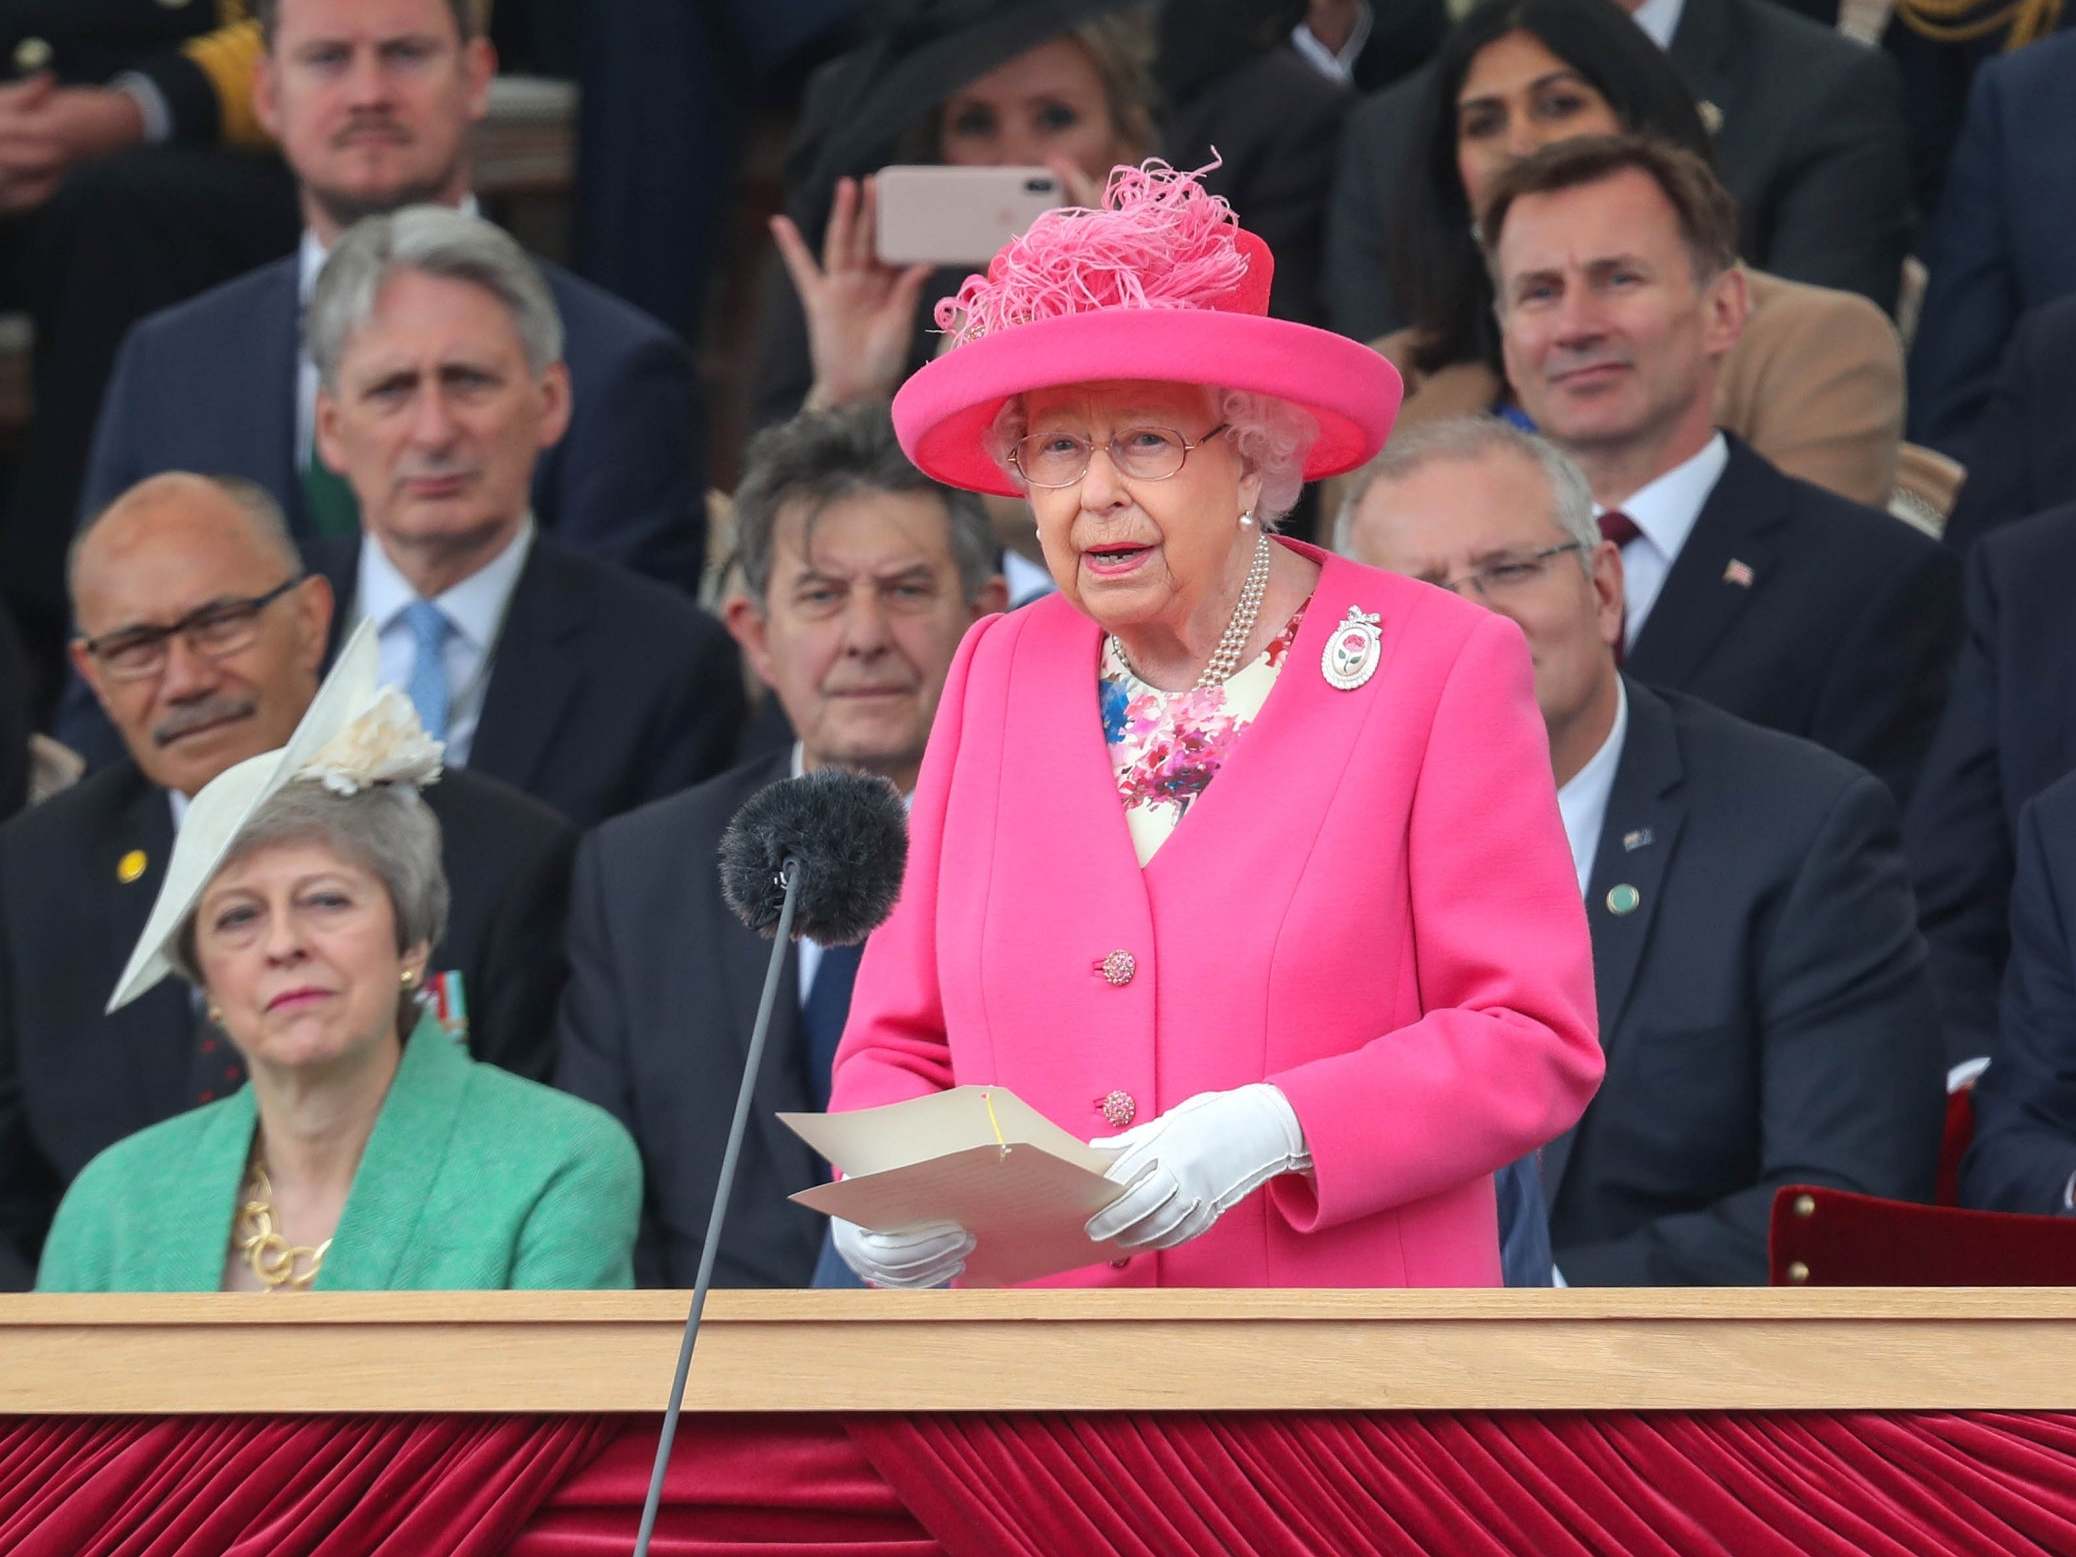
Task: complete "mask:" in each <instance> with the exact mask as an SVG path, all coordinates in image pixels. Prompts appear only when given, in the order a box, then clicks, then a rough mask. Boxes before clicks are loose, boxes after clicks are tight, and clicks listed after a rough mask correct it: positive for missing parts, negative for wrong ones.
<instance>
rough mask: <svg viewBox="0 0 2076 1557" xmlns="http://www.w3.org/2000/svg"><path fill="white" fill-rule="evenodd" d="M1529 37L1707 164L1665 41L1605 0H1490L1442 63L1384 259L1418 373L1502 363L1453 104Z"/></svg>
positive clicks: (1448, 45)
mask: <svg viewBox="0 0 2076 1557" xmlns="http://www.w3.org/2000/svg"><path fill="white" fill-rule="evenodd" d="M1511 32H1525V33H1527V34H1529V35H1530V36H1531V37H1533V38H1535V39H1536V40H1537V41H1538V42H1540V43H1541V44H1542V46H1543V47H1544V48H1546V49H1548V50H1549V51H1550V52H1551V53H1552V54H1554V55H1556V56H1557V58H1559V59H1560V60H1562V61H1564V63H1565V64H1566V65H1568V66H1569V67H1570V68H1571V69H1573V70H1575V71H1577V72H1578V73H1579V74H1580V75H1581V76H1582V77H1584V78H1585V79H1586V80H1587V81H1588V82H1590V83H1591V84H1592V86H1593V87H1594V89H1595V90H1596V91H1598V92H1599V93H1600V95H1601V96H1602V97H1604V98H1606V99H1607V101H1608V106H1609V107H1610V108H1612V109H1613V110H1614V113H1615V117H1616V118H1617V119H1618V120H1620V121H1621V123H1622V127H1623V128H1624V129H1626V130H1630V131H1635V132H1638V133H1642V134H1649V135H1655V136H1657V137H1659V138H1660V139H1662V140H1667V141H1670V142H1672V143H1673V144H1674V145H1677V146H1683V147H1685V148H1687V149H1688V150H1689V151H1692V152H1694V153H1696V154H1697V155H1699V156H1701V157H1703V158H1709V157H1711V152H1710V147H1709V140H1708V131H1707V130H1706V129H1704V128H1703V126H1702V122H1701V112H1700V110H1699V109H1698V108H1696V107H1695V104H1694V99H1693V97H1692V96H1691V95H1690V94H1689V93H1688V91H1687V89H1686V87H1685V85H1684V84H1682V82H1681V81H1680V79H1679V76H1678V74H1677V73H1676V72H1675V71H1674V70H1673V68H1672V66H1671V64H1670V63H1669V62H1667V60H1666V58H1665V56H1664V55H1663V54H1662V53H1661V52H1660V51H1659V49H1658V48H1657V46H1656V45H1655V44H1653V43H1652V42H1651V40H1650V39H1649V38H1648V37H1647V36H1646V35H1645V34H1644V32H1643V29H1641V28H1640V27H1638V26H1637V25H1636V23H1635V22H1634V21H1632V20H1631V19H1630V18H1629V17H1628V16H1627V15H1626V14H1625V13H1624V12H1623V11H1622V9H1621V8H1620V7H1619V6H1615V5H1610V4H1609V3H1608V0H1484V3H1482V4H1480V5H1478V6H1476V7H1475V8H1474V9H1472V10H1471V12H1470V13H1469V14H1468V15H1466V16H1465V17H1464V18H1463V20H1462V21H1460V22H1458V23H1457V24H1456V26H1455V27H1454V28H1452V29H1451V30H1450V33H1449V36H1448V37H1447V38H1446V39H1444V40H1443V43H1442V48H1441V52H1440V53H1439V54H1437V55H1436V56H1435V63H1434V69H1433V71H1432V72H1431V74H1430V78H1429V82H1428V88H1427V91H1426V94H1425V99H1424V104H1423V108H1422V114H1421V117H1422V120H1423V124H1422V131H1421V138H1420V141H1419V143H1418V150H1417V153H1416V160H1415V162H1414V164H1413V166H1412V168H1411V170H1410V172H1411V176H1410V177H1409V178H1407V179H1406V180H1405V181H1404V182H1403V184H1402V185H1401V190H1402V195H1403V198H1402V201H1401V203H1400V205H1399V207H1398V210H1397V217H1396V220H1395V221H1394V222H1393V224H1392V228H1391V233H1390V237H1389V243H1388V248H1387V254H1386V264H1387V268H1388V270H1389V273H1390V279H1391V286H1392V290H1393V293H1394V294H1395V295H1396V297H1397V298H1398V300H1399V302H1400V304H1401V306H1402V307H1403V308H1404V309H1405V312H1406V317H1407V320H1408V322H1409V323H1410V324H1411V325H1412V326H1413V329H1414V331H1415V336H1414V345H1413V366H1414V367H1415V368H1416V369H1418V370H1419V371H1420V372H1422V373H1432V372H1434V371H1436V370H1437V369H1439V368H1443V367H1446V366H1448V365H1449V364H1450V363H1453V362H1473V361H1475V362H1486V363H1490V364H1492V365H1493V366H1495V367H1496V366H1497V365H1498V363H1499V330H1498V326H1497V324H1496V323H1495V322H1494V320H1493V317H1492V283H1491V280H1490V279H1489V278H1488V276H1487V275H1486V271H1485V264H1484V261H1483V259H1482V257H1481V256H1480V254H1479V252H1478V243H1477V240H1476V238H1474V237H1473V236H1472V232H1471V229H1472V222H1473V219H1474V217H1475V215H1476V213H1474V212H1473V211H1472V210H1471V209H1470V203H1469V199H1468V197H1467V196H1466V195H1465V193H1464V189H1463V178H1462V175H1461V174H1460V173H1459V172H1458V171H1457V160H1456V99H1457V96H1458V95H1459V94H1460V93H1461V92H1462V90H1463V82H1464V78H1465V77H1466V76H1468V75H1469V74H1470V68H1471V62H1472V61H1473V60H1474V59H1476V58H1477V56H1478V54H1479V52H1480V51H1481V50H1483V49H1484V48H1486V47H1487V46H1488V45H1490V44H1493V43H1496V42H1497V41H1498V40H1499V39H1501V38H1503V37H1505V36H1506V35H1507V34H1508V33H1511Z"/></svg>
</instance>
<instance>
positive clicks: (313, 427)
mask: <svg viewBox="0 0 2076 1557" xmlns="http://www.w3.org/2000/svg"><path fill="white" fill-rule="evenodd" d="M159 3H160V4H162V5H163V4H164V3H165V0H159ZM458 209H459V210H460V211H461V214H462V215H464V216H477V215H480V214H481V212H480V211H479V209H478V207H477V205H476V197H475V196H474V195H467V196H464V197H463V199H462V202H461V205H460V207H459V208H458ZM330 253H331V251H330V250H329V249H327V248H326V247H325V246H324V245H323V244H322V243H320V242H318V241H317V234H316V233H314V232H312V231H311V230H310V229H309V228H307V227H305V228H304V229H303V241H302V243H301V245H300V246H299V247H298V248H297V249H296V300H297V301H298V302H300V303H301V304H302V305H303V306H304V307H305V308H308V307H309V306H310V294H311V293H312V292H314V291H316V290H317V273H318V272H319V271H320V270H322V269H324V262H325V258H326V256H327V255H329V254H330ZM298 334H299V335H300V332H298ZM316 436H317V364H316V363H315V362H314V361H312V360H311V357H310V346H309V343H308V342H307V341H305V342H303V344H302V345H301V346H299V347H298V348H297V349H296V473H297V475H298V477H300V476H301V474H302V472H303V471H304V470H305V469H306V468H307V467H308V466H309V464H310V445H311V444H312V442H314V441H315V439H316Z"/></svg>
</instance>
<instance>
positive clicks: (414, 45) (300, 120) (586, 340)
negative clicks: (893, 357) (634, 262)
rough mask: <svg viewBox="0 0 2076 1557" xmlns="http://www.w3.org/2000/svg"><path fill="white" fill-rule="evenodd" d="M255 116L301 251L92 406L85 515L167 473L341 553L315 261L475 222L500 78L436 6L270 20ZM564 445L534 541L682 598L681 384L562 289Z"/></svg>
mask: <svg viewBox="0 0 2076 1557" xmlns="http://www.w3.org/2000/svg"><path fill="white" fill-rule="evenodd" d="M268 11H269V12H270V15H271V23H272V25H271V30H270V35H269V37H268V39H267V51H266V54H265V56H264V58H263V59H262V61H261V64H260V67H259V75H258V80H257V92H256V96H255V105H256V107H257V109H258V111H259V115H260V118H261V120H262V122H263V123H264V124H265V125H266V127H267V129H268V130H269V131H270V132H271V133H272V134H273V135H274V136H275V138H276V139H277V140H279V141H280V143H281V146H282V149H283V151H284V152H285V153H286V155H287V157H288V160H289V162H290V164H291V165H292V166H293V168H294V169H295V172H296V175H297V177H298V179H299V180H300V182H301V192H302V204H303V215H304V221H305V230H304V234H303V242H302V248H301V251H300V252H299V253H298V254H297V255H295V256H293V257H291V258H288V259H284V260H281V261H278V262H277V263H275V264H272V265H268V266H265V267H263V268H262V269H260V270H256V271H254V272H252V273H251V274H250V275H248V276H245V277H242V278H241V279H239V280H237V281H233V282H231V283H229V284H228V285H226V286H223V287H219V288H217V289H216V290H215V291H212V292H208V293H205V294H204V295H203V296H201V297H199V298H196V299H195V300H193V301H192V302H189V303H184V304H182V305H180V306H179V307H176V308H172V309H168V310H166V311H165V312H163V313H159V314H155V315H153V316H152V317H151V318H149V319H146V320H145V321H144V322H143V323H141V324H140V325H138V326H137V327H136V329H135V330H133V331H132V332H131V333H130V336H129V339H128V340H127V341H126V342H125V344H124V346H123V349H122V354H121V356H120V358H119V359H118V361H117V364H116V370H115V376H114V378H113V380H112V381H111V382H110V384H109V387H108V393H107V397H106V399H105V400H104V401H103V405H102V414H101V421H100V425H99V427H98V428H97V429H96V432H95V437H94V449H93V455H92V459H91V463H90V466H89V470H88V475H87V483H86V491H85V495H84V500H83V510H84V512H85V513H86V514H89V515H91V514H92V513H94V512H95V511H97V510H98V509H100V508H101V507H102V506H104V505H105V504H106V503H107V502H108V501H110V500H111V499H112V498H113V497H114V496H115V495H116V494H117V493H119V492H121V491H123V490H125V489H126V488H128V487H129V486H130V485H131V484H132V483H134V482H136V481H138V480H140V479H141V478H143V477H145V476H147V475H150V474H152V473H153V472H155V471H160V470H166V469H193V470H216V471H222V472H225V473H228V474H235V475H242V476H245V477H247V478H249V479H251V480H253V481H256V482H258V483H259V484H260V485H262V486H264V487H265V488H267V490H268V491H270V492H272V493H273V494H274V496H275V498H276V499H277V500H278V501H279V502H280V503H281V505H282V507H283V508H285V509H286V510H287V511H288V514H289V518H290V522H291V525H292V527H293V528H294V530H295V533H296V534H297V535H298V536H305V535H351V534H352V533H353V532H354V530H355V528H356V525H355V522H354V515H353V511H352V500H351V497H350V494H348V493H347V492H346V491H345V489H344V488H343V487H342V486H341V485H340V484H339V483H338V482H337V481H335V480H332V479H331V478H330V477H329V475H328V474H327V472H326V471H325V470H324V469H323V468H322V466H321V464H318V463H314V462H313V450H314V443H313V440H312V437H311V428H312V419H313V416H314V411H315V404H316V376H315V372H314V369H313V367H312V365H311V363H310V361H309V358H308V356H307V354H306V353H304V352H303V351H302V349H301V344H300V342H299V340H298V335H297V324H298V320H299V318H300V315H301V312H302V305H303V302H304V301H305V299H307V297H308V295H309V292H310V289H311V288H312V287H313V286H314V285H315V283H316V279H317V272H318V269H319V267H320V266H321V265H322V264H323V262H324V256H325V253H326V251H327V250H328V249H329V248H330V247H331V246H332V244H334V243H335V242H337V241H338V238H339V235H340V233H341V232H343V231H344V230H345V228H346V227H348V226H349V225H351V224H352V223H353V222H354V221H355V220H356V219H358V218H360V217H362V216H365V215H368V214H370V213H374V212H380V211H389V210H395V209H398V208H400V207H402V206H405V205H409V204H413V203H416V202H423V201H432V202H437V203H439V204H443V205H449V206H456V207H466V206H467V205H468V204H469V202H470V197H469V178H470V163H469V153H468V142H469V132H470V128H471V126H473V125H474V124H475V123H476V122H477V121H478V120H480V119H481V118H482V117H483V113H484V110H485V106H486V103H487V100H488V92H489V83H490V76H491V72H492V67H493V64H494V60H493V57H492V54H491V51H490V47H489V44H488V43H487V41H485V40H484V39H483V38H481V37H480V36H478V37H466V38H465V37H463V36H462V35H461V32H460V30H459V29H458V27H457V25H456V21H455V9H454V7H452V6H451V5H450V4H448V3H447V0H381V3H379V4H370V3H367V0H279V3H278V4H277V5H275V6H272V7H269V8H268ZM547 275H548V279H549V285H550V287H551V288H552V289H553V291H554V293H555V301H556V307H557V309H558V310H559V311H560V313H561V315H562V320H563V325H564V328H565V331H566V333H567V336H568V342H569V344H568V353H567V355H568V362H569V374H570V383H571V388H572V406H571V413H570V427H569V433H568V436H567V437H566V438H565V439H564V440H563V441H562V443H561V445H560V446H559V447H557V448H556V449H554V450H551V451H549V452H548V454H547V455H546V456H545V457H544V458H543V459H542V460H541V461H540V465H539V468H538V469H537V470H536V471H535V473H534V485H533V507H534V512H535V516H536V518H537V520H538V522H539V523H540V525H541V528H542V529H543V530H544V531H546V532H547V533H549V534H551V535H553V536H554V537H555V538H556V540H557V541H558V542H560V543H561V544H562V545H563V546H565V547H566V548H568V549H569V550H571V551H575V552H581V553H583V554H585V555H587V556H592V557H598V558H601V559H604V560H607V561H611V562H617V563H621V564H624V565H625V566H627V567H630V568H632V569H634V570H635V571H637V572H641V573H645V574H647V575H648V576H650V577H652V578H655V579H658V580H660V581H662V582H664V583H667V584H671V585H675V586H677V587H680V588H683V589H686V590H691V589H693V588H694V587H695V586H696V584H697V582H698V578H699V574H700V570H701V568H702V566H703V564H704V558H705V507H704V485H705V478H704V470H703V465H702V460H701V458H700V454H699V450H700V439H701V435H702V434H701V422H700V414H701V413H700V410H699V407H698V405H697V403H696V396H695V390H694V383H693V377H692V367H691V362H690V360H689V358H688V356H687V354H686V352H685V350H684V348H683V346H682V345H681V344H680V343H679V342H678V341H677V339H676V338H675V337H673V336H672V335H671V334H670V333H669V332H668V331H666V330H664V329H663V328H662V327H661V326H660V325H658V324H657V323H656V322H655V321H654V320H652V319H650V318H649V317H648V316H646V315H644V314H642V313H640V312H638V311H637V310H635V309H633V308H631V307H629V306H627V305H626V304H624V303H622V302H620V301H618V300H617V299H615V298H613V297H611V296H609V295H608V294H606V293H604V292H602V291H600V290H599V289H597V288H596V287H593V286H591V285H589V284H588V283H586V282H583V281H580V280H578V279H577V278H576V277H574V276H571V275H568V274H566V273H564V272H562V271H560V270H557V269H553V268H548V269H547Z"/></svg>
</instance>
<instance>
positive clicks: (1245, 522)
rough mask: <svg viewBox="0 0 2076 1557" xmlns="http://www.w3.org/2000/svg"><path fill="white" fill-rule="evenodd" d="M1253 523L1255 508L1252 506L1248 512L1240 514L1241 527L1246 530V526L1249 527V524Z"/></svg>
mask: <svg viewBox="0 0 2076 1557" xmlns="http://www.w3.org/2000/svg"><path fill="white" fill-rule="evenodd" d="M1253 523H1254V510H1253V509H1251V508H1250V509H1248V510H1247V512H1245V513H1244V514H1242V515H1240V528H1241V529H1243V530H1244V529H1246V528H1247V527H1248V526H1249V525H1251V524H1253Z"/></svg>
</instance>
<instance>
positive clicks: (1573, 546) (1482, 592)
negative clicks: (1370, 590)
mask: <svg viewBox="0 0 2076 1557" xmlns="http://www.w3.org/2000/svg"><path fill="white" fill-rule="evenodd" d="M1585 549H1586V543H1585V542H1584V541H1566V542H1564V543H1563V544H1562V545H1561V546H1545V547H1544V548H1543V549H1542V550H1541V551H1532V552H1530V553H1529V554H1528V555H1527V556H1525V557H1502V558H1500V559H1499V561H1497V562H1488V563H1486V564H1485V566H1483V567H1482V568H1478V569H1476V570H1475V571H1473V572H1470V573H1466V574H1464V575H1463V576H1462V577H1461V578H1432V579H1429V580H1428V581H1427V582H1428V583H1430V584H1439V585H1440V586H1441V587H1442V588H1443V589H1446V590H1448V591H1449V592H1450V593H1451V594H1453V595H1460V594H1462V593H1463V592H1464V590H1465V589H1466V588H1468V589H1469V590H1470V591H1471V592H1472V593H1473V594H1475V595H1476V596H1477V597H1478V598H1479V599H1480V600H1500V599H1504V598H1505V597H1506V596H1507V595H1509V594H1512V593H1514V592H1516V591H1518V590H1521V589H1524V588H1526V587H1527V586H1528V585H1530V584H1533V583H1534V582H1535V581H1536V580H1537V579H1539V578H1541V577H1542V576H1543V575H1544V574H1545V573H1547V572H1548V571H1549V570H1550V564H1551V563H1552V562H1554V561H1555V560H1556V559H1557V558H1559V557H1561V556H1563V555H1564V554H1565V553H1566V552H1571V551H1577V552H1583V551H1584V550H1585Z"/></svg>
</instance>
